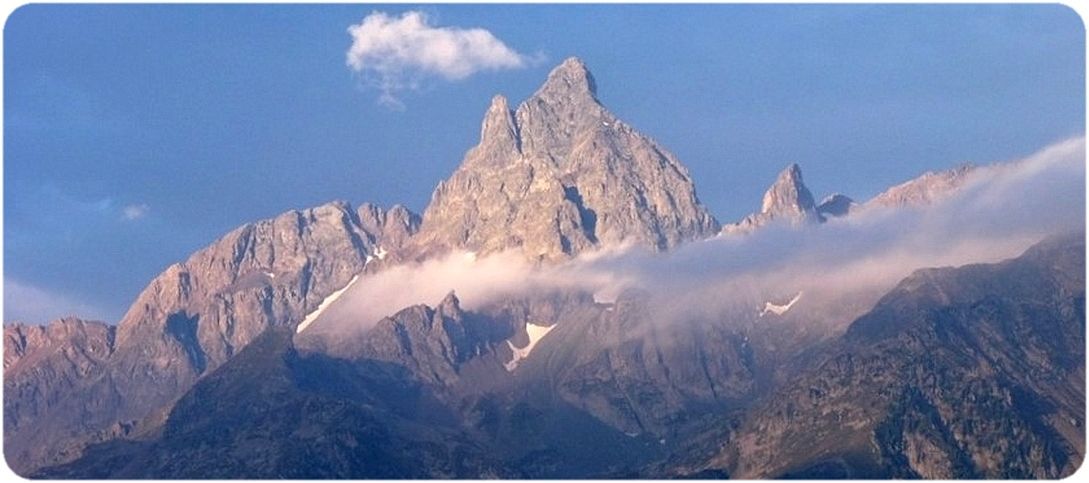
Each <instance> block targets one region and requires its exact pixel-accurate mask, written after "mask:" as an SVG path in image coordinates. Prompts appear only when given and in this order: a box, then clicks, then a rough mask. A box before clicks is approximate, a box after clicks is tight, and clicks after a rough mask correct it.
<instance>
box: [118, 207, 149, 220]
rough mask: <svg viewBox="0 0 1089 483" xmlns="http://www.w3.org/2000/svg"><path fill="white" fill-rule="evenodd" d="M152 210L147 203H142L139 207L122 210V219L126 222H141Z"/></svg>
mask: <svg viewBox="0 0 1089 483" xmlns="http://www.w3.org/2000/svg"><path fill="white" fill-rule="evenodd" d="M150 210H151V207H149V206H148V205H147V204H145V203H140V204H138V205H128V206H125V208H123V209H122V210H121V218H123V219H125V221H134V220H139V219H140V218H143V217H144V216H145V215H147V212H148V211H150Z"/></svg>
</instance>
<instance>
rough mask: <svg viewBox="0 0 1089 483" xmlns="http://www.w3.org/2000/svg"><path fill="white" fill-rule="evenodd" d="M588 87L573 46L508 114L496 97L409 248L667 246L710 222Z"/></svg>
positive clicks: (684, 185)
mask: <svg viewBox="0 0 1089 483" xmlns="http://www.w3.org/2000/svg"><path fill="white" fill-rule="evenodd" d="M596 88H597V87H596V83H595V81H594V78H593V75H591V74H590V71H589V69H587V68H586V65H585V64H584V63H583V62H582V61H581V60H579V59H578V58H575V57H571V58H569V59H567V60H565V61H564V62H563V63H562V64H560V65H559V66H557V67H556V68H555V69H553V70H552V72H551V73H550V74H549V75H548V79H547V80H546V81H545V82H544V83H543V84H542V85H541V87H540V88H539V89H537V91H536V92H535V93H534V94H533V95H532V96H530V97H529V99H527V100H526V101H524V102H522V103H521V104H519V105H518V108H517V109H516V110H515V111H514V112H513V113H511V110H510V106H509V105H508V104H507V100H506V98H504V97H502V96H496V97H494V98H493V99H492V102H491V104H490V106H489V107H488V111H487V113H486V114H485V116H484V121H483V123H482V126H481V140H480V143H479V144H477V145H476V146H475V147H473V148H472V149H470V150H469V152H468V154H467V155H466V157H465V159H464V161H463V162H462V164H461V166H459V167H458V169H457V170H456V171H455V172H454V174H453V175H452V176H451V177H450V178H449V179H447V180H445V181H443V182H441V183H440V184H439V186H438V187H437V188H436V189H435V192H434V194H433V195H432V197H431V204H430V205H428V207H427V210H426V211H425V213H424V217H423V224H422V226H421V230H420V234H419V236H417V237H415V240H414V244H415V249H414V250H413V251H412V254H411V255H410V256H412V257H417V258H418V257H424V256H427V255H428V254H429V253H434V252H441V251H446V250H449V249H452V248H461V249H467V250H472V251H474V252H477V253H479V254H485V253H491V252H496V251H501V250H505V249H509V248H514V247H519V248H521V249H522V251H523V252H524V253H525V254H526V255H527V256H528V257H529V258H530V259H533V260H555V259H562V258H566V257H570V256H573V255H576V254H578V253H580V252H582V251H585V250H588V249H592V248H594V247H596V246H600V245H603V244H615V243H621V242H637V243H639V244H641V245H643V246H646V247H648V248H652V249H655V250H665V249H668V248H671V247H674V246H676V245H677V244H679V243H681V242H683V241H687V240H693V239H698V238H702V237H704V236H708V235H710V234H712V233H714V232H715V231H717V230H718V222H717V221H715V219H714V218H713V217H712V216H711V215H710V213H708V212H707V210H706V209H705V208H704V207H703V205H702V204H701V203H700V202H699V199H698V198H697V197H696V194H695V187H694V185H693V183H692V180H691V178H690V177H689V176H688V171H687V170H686V169H684V167H683V166H682V165H681V164H680V162H679V161H677V160H676V158H674V157H673V155H672V154H670V153H669V152H668V151H666V150H665V149H664V148H662V147H660V146H658V145H657V144H655V143H654V141H652V140H650V139H649V138H647V137H646V136H643V135H642V134H639V133H638V132H636V131H635V130H633V129H631V128H630V127H629V126H628V125H626V124H624V123H622V122H620V121H619V120H617V119H616V117H615V116H614V115H613V114H612V113H610V112H609V111H608V110H607V109H606V108H605V107H604V106H603V105H601V103H600V102H598V100H597V98H596V97H595V93H596ZM636 181H637V182H636Z"/></svg>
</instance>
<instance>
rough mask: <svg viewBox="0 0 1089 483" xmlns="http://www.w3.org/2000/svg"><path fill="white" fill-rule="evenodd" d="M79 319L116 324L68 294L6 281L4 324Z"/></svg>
mask: <svg viewBox="0 0 1089 483" xmlns="http://www.w3.org/2000/svg"><path fill="white" fill-rule="evenodd" d="M67 316H76V317H79V318H82V319H95V320H102V321H106V322H115V321H116V319H114V318H112V317H110V315H109V313H108V312H107V311H105V310H102V308H101V307H97V306H95V305H92V304H89V303H86V302H83V301H81V300H78V299H77V298H76V297H72V296H69V295H66V294H62V293H59V292H56V291H54V290H50V289H47V288H43V287H38V286H35V285H32V284H28V283H25V282H21V281H18V280H15V279H12V278H11V277H5V278H4V323H8V322H25V323H30V324H38V323H47V322H51V321H53V320H56V319H59V318H61V317H67Z"/></svg>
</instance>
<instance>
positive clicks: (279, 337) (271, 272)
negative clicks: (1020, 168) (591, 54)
mask: <svg viewBox="0 0 1089 483" xmlns="http://www.w3.org/2000/svg"><path fill="white" fill-rule="evenodd" d="M597 88H598V86H597V82H596V80H595V79H594V77H593V75H591V73H590V71H589V70H588V69H587V67H586V65H585V64H584V63H583V62H582V61H580V60H579V59H576V58H571V59H567V60H565V61H564V62H563V63H562V64H560V65H559V66H557V67H556V68H555V69H554V70H552V72H551V73H550V74H549V75H548V78H547V80H546V81H545V82H544V84H543V85H541V87H540V88H539V89H538V90H537V91H536V92H535V93H534V94H533V95H531V96H530V97H529V98H528V99H526V100H525V101H523V102H522V103H521V104H519V105H518V106H517V107H515V108H512V107H511V106H510V105H509V104H508V102H507V100H506V99H505V98H504V97H502V96H496V97H495V98H494V99H492V102H491V105H490V106H489V107H488V109H487V111H486V113H485V116H484V121H483V123H482V126H481V134H480V140H479V142H478V143H477V144H476V145H475V146H474V147H472V148H471V149H470V150H469V151H468V153H467V154H466V155H465V157H464V159H463V160H462V161H461V164H460V165H459V166H458V167H457V168H456V170H455V171H454V172H453V174H452V175H451V176H450V177H449V178H448V179H446V180H444V181H442V182H440V183H439V184H438V186H437V187H436V188H435V190H434V194H433V196H432V199H431V202H430V204H429V205H428V206H427V208H426V210H425V211H424V212H423V215H422V216H421V215H417V214H415V213H413V212H411V211H410V210H408V209H407V208H405V207H403V206H400V205H395V206H393V207H390V208H383V207H380V206H377V205H373V204H369V203H363V204H361V205H359V206H358V207H355V208H353V206H352V205H350V204H348V203H346V202H339V201H338V202H331V203H327V204H324V205H321V206H318V207H314V208H309V209H299V210H290V211H287V212H285V213H283V214H281V215H279V216H276V217H274V218H270V219H266V220H259V221H256V222H253V223H247V224H245V225H243V226H240V227H238V228H237V229H234V230H232V231H230V232H229V233H227V234H225V235H224V236H223V237H221V238H220V239H219V240H216V241H214V242H213V243H211V244H210V245H208V246H207V247H205V248H203V249H201V250H198V251H197V252H195V253H194V254H193V255H192V256H190V257H189V258H187V259H186V260H183V261H179V262H178V263H175V264H173V265H170V266H169V267H167V268H166V269H165V270H164V271H163V272H162V273H161V274H160V275H158V276H157V277H155V278H154V279H153V280H152V281H151V282H150V283H149V284H148V286H147V287H146V288H145V289H144V290H143V291H142V292H141V293H140V295H139V296H138V297H137V299H136V300H135V301H134V302H133V304H132V306H131V307H130V309H129V310H128V312H127V313H126V314H125V316H124V318H123V319H122V320H121V321H120V323H119V324H117V325H116V326H113V325H108V324H104V323H101V322H92V321H85V320H81V319H78V318H66V319H62V320H58V321H54V322H52V323H50V324H48V325H45V326H36V325H27V324H8V325H6V326H5V329H4V452H5V457H6V460H7V462H8V464H9V466H10V467H11V468H12V469H13V470H15V471H16V472H17V473H18V474H20V475H24V476H30V477H38V478H70V479H81V478H95V479H105V478H126V479H144V478H195V479H206V478H251V479H255V478H261V479H272V478H299V479H313V478H347V479H360V478H667V477H668V478H673V477H680V478H729V477H736V478H798V477H800V478H844V477H848V478H849V477H867V478H1061V477H1063V476H1066V475H1069V474H1071V473H1072V472H1073V471H1074V470H1075V469H1076V468H1077V467H1078V466H1079V465H1080V464H1081V461H1082V460H1083V459H1084V455H1085V429H1084V428H1085V413H1084V407H1085V363H1084V361H1085V277H1084V273H1085V257H1084V254H1085V237H1084V228H1083V227H1082V228H1081V230H1080V231H1078V230H1074V231H1075V232H1074V233H1068V234H1052V236H1049V237H1047V238H1044V239H1043V241H1039V238H1043V235H1042V234H1041V235H1040V237H1039V238H1037V239H1036V240H1032V241H1025V242H1024V244H1023V245H1021V246H1020V248H1024V247H1028V246H1029V245H1030V244H1031V243H1035V245H1033V246H1032V248H1029V249H1028V250H1027V251H1024V252H1023V253H1021V254H1019V255H1012V252H1011V257H1012V258H1009V259H1007V260H1004V261H997V262H995V263H986V264H974V265H966V266H961V267H944V268H940V267H929V266H925V265H924V266H914V265H913V266H912V267H911V270H914V269H915V268H921V269H920V270H918V271H915V272H914V273H912V274H911V275H910V276H907V277H906V278H903V279H902V280H899V281H898V283H897V280H895V279H894V280H890V281H888V283H887V284H885V285H881V284H877V285H874V284H865V287H864V289H862V290H855V291H850V290H846V289H843V288H842V285H840V284H847V283H850V282H854V281H847V282H845V281H844V280H843V278H844V277H842V276H840V277H838V278H836V277H835V274H834V273H825V272H823V271H822V272H820V273H818V274H816V275H814V274H809V273H805V274H803V275H810V276H815V277H816V278H817V279H818V281H819V283H816V284H811V285H810V286H806V289H805V290H804V291H802V290H799V289H798V288H797V287H795V286H794V284H795V279H797V278H801V277H799V276H798V274H796V273H794V272H793V271H791V269H793V268H794V267H792V266H789V265H790V264H789V263H784V260H777V262H776V263H779V265H780V266H779V267H778V268H777V269H779V270H786V275H783V273H778V272H777V273H775V274H774V275H775V277H774V278H772V279H769V280H771V282H773V283H763V284H760V283H757V281H758V280H760V278H761V277H762V276H763V275H765V274H763V273H757V272H758V270H757V269H755V268H752V267H760V266H761V265H758V264H755V263H757V262H759V260H749V259H748V258H759V254H760V253H763V252H761V251H759V250H756V249H760V250H763V249H767V246H766V245H765V244H766V243H768V242H769V241H772V242H774V241H775V239H774V238H773V237H774V235H775V234H777V233H779V234H781V233H788V234H789V235H791V236H792V237H804V236H811V235H813V234H814V233H816V232H817V230H827V231H825V232H820V235H821V236H825V237H827V236H828V234H831V236H835V233H838V231H837V230H835V229H833V227H832V225H833V224H836V223H839V222H841V221H846V222H847V223H850V222H853V220H856V219H857V218H853V217H857V216H866V212H867V211H868V210H871V209H880V210H889V211H890V212H895V210H904V209H913V208H916V207H921V206H929V207H931V208H934V207H936V206H940V204H941V203H942V201H943V200H945V199H946V198H948V197H951V196H954V195H955V194H956V193H958V192H962V191H960V190H961V189H962V188H963V187H964V186H966V185H968V184H969V181H971V180H972V179H973V178H972V176H973V174H972V173H975V172H978V171H977V170H976V169H974V168H957V169H954V170H951V171H944V172H934V173H926V174H924V175H923V176H921V177H919V178H916V179H914V180H911V181H908V182H906V183H904V184H901V185H899V186H896V187H893V188H891V189H889V190H888V191H886V192H885V193H882V194H881V195H878V196H877V197H875V198H873V199H872V200H870V201H867V202H865V203H856V202H855V201H853V200H852V199H851V198H850V197H848V196H846V195H842V194H834V195H831V196H828V197H826V198H824V199H823V200H822V201H821V202H820V203H819V204H818V203H816V202H815V198H814V197H813V195H812V193H811V192H810V191H809V189H808V188H807V187H806V185H805V183H804V182H803V179H802V171H801V168H800V167H799V166H797V165H794V164H792V165H790V166H788V167H787V168H786V169H784V170H783V171H782V172H780V173H779V174H778V176H777V177H776V178H775V180H774V182H773V183H772V184H771V186H770V187H769V188H768V189H767V191H766V193H765V194H764V197H763V199H762V203H761V205H760V209H759V211H758V212H755V213H753V214H751V215H749V216H746V217H745V218H744V219H742V220H741V221H739V222H738V223H735V224H730V225H727V226H726V227H720V226H719V224H718V222H717V221H716V220H715V218H714V217H713V216H712V215H711V214H710V213H709V212H708V210H707V209H706V208H705V207H704V206H703V205H702V204H701V203H700V201H699V199H698V197H697V196H696V190H695V187H694V183H693V181H692V179H691V178H690V177H689V175H688V173H687V171H686V170H685V168H684V167H683V166H682V165H681V164H680V162H679V161H678V160H677V159H676V158H675V157H674V156H673V155H672V154H670V153H669V151H667V150H666V149H664V148H663V147H661V146H658V145H657V144H656V143H655V142H654V141H652V140H650V139H649V138H647V137H646V136H644V135H642V134H640V133H639V132H637V131H636V130H634V129H633V128H632V127H630V126H628V125H627V124H625V123H624V122H623V121H621V120H619V119H617V118H616V117H615V116H614V115H613V114H611V113H610V112H609V111H608V110H607V109H606V108H605V107H604V106H603V105H602V104H601V102H600V101H599V100H598V97H597ZM471 142H472V141H471V140H467V143H466V144H469V143H471ZM771 174H773V173H768V175H769V178H770V175H771ZM977 179H979V181H978V182H979V183H984V182H986V180H985V179H983V178H977ZM928 209H929V208H928ZM913 211H925V210H913ZM1083 215H1084V214H1083ZM833 218H839V220H833ZM824 222H828V223H827V224H826V225H823V226H822V225H821V224H822V223H824ZM772 226H775V227H776V228H775V229H767V228H768V227H772ZM762 230H763V231H762ZM765 234H766V235H767V236H763V235H765ZM724 235H728V236H724ZM798 239H801V238H791V240H798ZM838 240H839V239H838V238H837V239H836V241H838ZM845 241H846V240H845ZM852 241H853V240H852ZM723 246H730V247H732V246H745V247H748V246H755V248H756V249H754V250H753V251H751V252H738V253H750V254H757V255H754V256H751V257H742V256H735V257H714V256H706V257H703V256H697V257H693V256H692V254H693V253H696V254H697V255H699V254H709V253H712V250H714V249H717V248H721V247H723ZM845 246H851V245H850V244H846V245H845ZM716 247H717V248H716ZM772 248H774V247H772ZM779 248H780V252H781V253H786V252H787V251H785V250H782V248H783V247H779ZM789 248H790V250H794V249H796V247H793V246H791V247H789ZM598 250H602V251H603V252H604V254H605V256H604V257H602V256H601V255H602V253H595V252H596V251H598ZM625 250H628V251H625ZM700 250H704V251H703V252H701V251H700ZM453 252H471V253H462V255H464V256H465V259H466V260H471V261H473V263H477V262H480V261H481V260H482V259H483V258H484V257H487V256H488V255H489V254H496V253H498V252H514V254H511V253H507V254H505V257H507V258H499V257H494V258H492V259H491V260H503V261H504V262H506V261H507V260H515V261H516V262H518V263H519V264H522V263H521V262H523V261H528V263H524V265H525V266H527V267H530V268H528V269H527V270H529V269H532V270H533V272H532V275H534V276H535V275H538V274H549V275H551V276H553V277H555V274H557V273H567V272H563V270H566V269H571V267H572V266H574V267H583V265H580V264H584V263H585V264H589V265H593V264H594V263H598V262H601V260H602V259H605V261H606V262H613V263H615V264H616V265H618V266H619V270H618V271H617V273H619V274H621V275H623V274H624V270H623V269H624V268H625V267H624V266H623V265H624V263H618V262H616V261H615V260H612V259H609V258H608V257H609V256H612V254H615V253H618V252H621V253H624V254H627V255H629V256H630V258H625V259H621V262H629V261H630V262H632V263H646V264H647V265H648V266H651V267H655V268H658V269H659V270H655V271H654V273H653V276H654V277H660V278H661V279H662V280H660V281H659V280H655V281H654V283H648V284H642V285H640V284H632V285H624V286H623V287H622V289H618V290H616V291H615V292H616V293H611V292H609V291H605V290H600V291H598V290H597V289H592V288H587V287H589V285H584V284H580V283H554V284H542V285H541V286H536V285H534V286H532V290H522V291H518V292H511V293H510V294H507V293H503V294H501V296H494V297H491V298H487V299H485V300H480V299H477V300H472V299H473V297H472V296H471V295H465V294H462V293H458V292H456V291H450V292H449V293H446V294H445V296H436V297H434V298H435V300H426V301H423V302H422V303H415V302H414V303H412V304H406V305H407V306H404V307H397V308H396V309H393V310H390V312H391V313H386V314H382V315H381V316H380V317H374V318H376V319H378V320H354V319H358V318H362V316H360V315H358V314H357V312H355V311H353V308H354V307H358V305H352V304H351V303H345V302H344V300H345V299H350V298H352V297H353V296H356V295H359V292H360V291H366V290H368V289H369V288H370V287H374V285H368V284H371V283H378V282H377V281H378V280H388V279H389V278H397V277H401V276H403V275H405V274H420V273H423V274H428V276H422V277H418V278H409V277H406V278H408V279H410V280H413V282H412V284H413V286H415V284H425V283H437V282H436V280H432V279H438V280H440V281H441V279H442V277H441V275H442V274H439V275H435V276H430V275H431V274H435V273H437V272H427V271H425V270H424V267H427V266H433V265H436V264H440V265H441V262H443V260H445V258H444V257H445V256H446V255H448V254H451V253H453ZM686 256H687V258H685V257H686ZM474 257H476V258H474ZM519 257H522V258H519ZM908 258H910V257H908ZM459 260H460V259H459ZM790 261H791V260H786V262H790ZM432 262H435V263H432ZM992 262H993V260H992ZM429 264H431V265H429ZM683 264H688V265H690V266H686V267H680V265H683ZM864 265H866V267H864V268H872V267H871V265H873V264H872V263H869V262H867V263H866V264H864ZM469 266H470V268H469V269H468V273H467V274H465V275H463V276H464V277H471V278H475V277H478V276H479V277H484V276H486V274H484V273H479V272H477V271H476V268H475V267H478V265H471V264H470V265H469ZM679 268H684V270H686V271H681V272H679V273H684V274H692V276H694V277H700V276H702V275H703V274H705V273H709V272H714V271H715V270H743V271H746V272H745V273H744V276H743V277H741V279H742V280H743V281H744V283H733V284H725V285H723V284H721V283H717V282H714V279H713V278H708V279H703V278H698V279H697V280H696V282H697V283H696V284H692V285H681V287H682V289H683V290H679V289H673V291H668V290H665V289H663V290H662V292H665V293H664V294H663V293H658V292H656V291H655V289H660V288H663V287H669V283H677V282H678V280H675V279H677V278H680V277H677V276H676V275H675V274H674V273H672V270H674V269H679ZM416 270H420V272H416ZM443 270H445V268H443ZM862 272H865V270H863V271H862ZM518 273H522V272H518ZM577 273H579V274H580V275H579V276H581V273H584V272H577ZM609 273H610V274H612V272H609ZM729 273H731V277H733V276H734V275H736V273H735V272H729ZM852 273H854V272H852ZM897 273H903V274H908V273H911V272H910V270H907V269H905V271H903V272H897ZM381 277H387V278H381ZM598 278H601V277H598ZM621 278H622V277H621ZM705 280H712V282H706V283H705ZM867 280H869V279H864V280H862V282H866V281H867ZM686 281H687V280H686ZM731 281H736V280H734V279H733V278H731ZM749 281H752V283H749ZM559 282H584V280H581V279H580V280H560V281H559ZM659 282H660V283H659ZM855 283H858V282H855ZM697 285H698V287H696V288H693V287H694V286H697ZM767 287H771V288H767ZM810 287H812V288H814V289H815V290H810ZM411 288H412V287H409V289H411ZM449 289H455V287H450V288H449ZM441 290H442V291H440V292H437V293H439V294H442V293H445V292H444V291H446V290H448V289H447V288H442V289H441ZM682 291H683V293H680V292H682ZM691 291H696V292H697V294H695V295H693V294H690V293H688V292H691ZM377 293H386V292H381V291H378V292H377ZM463 295H464V299H463V298H462V296H463ZM342 296H343V298H341V297H342ZM329 307H337V309H334V310H335V311H336V312H337V313H336V316H335V317H333V316H331V315H330V312H325V310H326V309H327V308H329ZM353 318H354V319H353ZM330 319H336V320H335V322H337V324H327V325H325V326H323V325H322V323H323V321H326V322H328V321H330ZM353 322H358V324H359V327H355V326H351V327H355V328H360V327H365V328H366V329H365V330H363V329H360V330H355V331H344V330H338V329H339V328H343V327H345V326H350V324H352V323H353ZM312 323H313V324H316V325H317V327H318V328H324V329H325V330H326V332H321V331H317V332H320V333H321V334H322V336H321V337H313V338H309V339H308V338H307V337H309V336H311V335H313V334H314V332H315V329H309V328H308V327H309V326H310V325H309V324H312ZM339 324H348V325H339ZM308 340H309V341H310V342H307V341H308Z"/></svg>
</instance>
